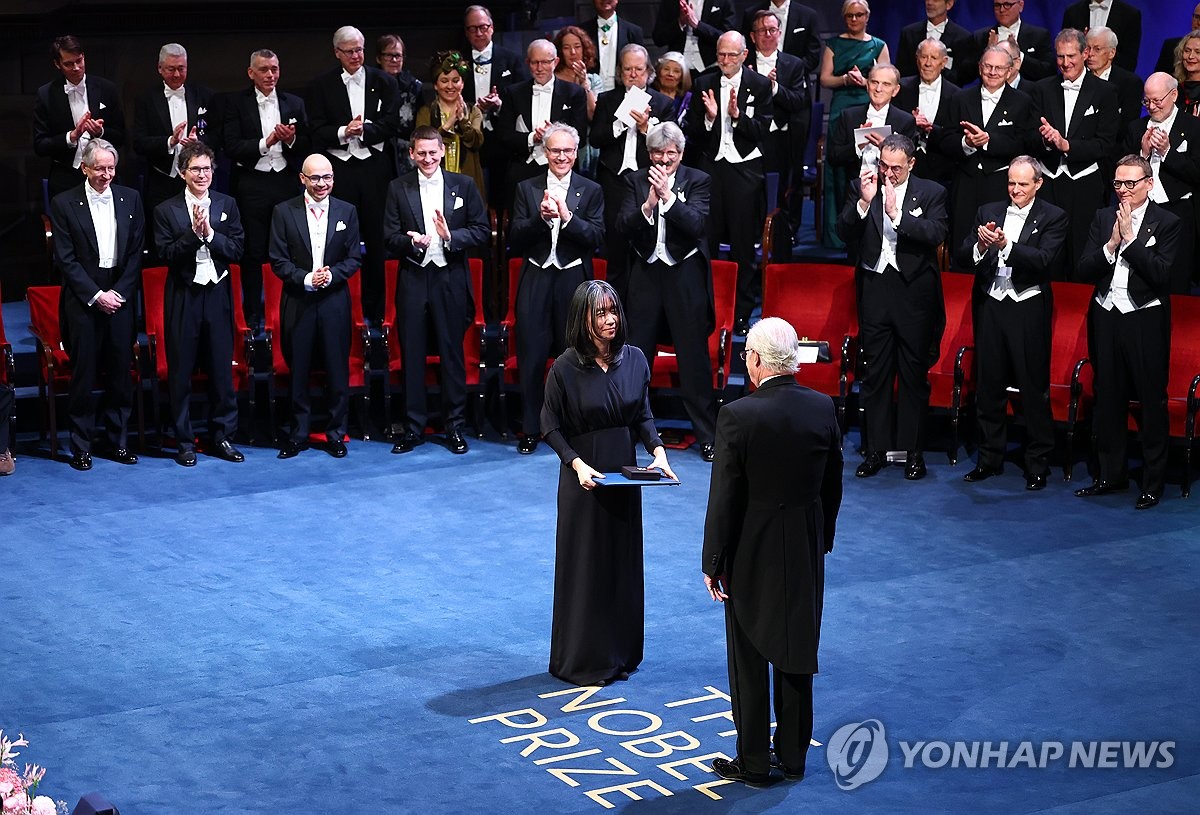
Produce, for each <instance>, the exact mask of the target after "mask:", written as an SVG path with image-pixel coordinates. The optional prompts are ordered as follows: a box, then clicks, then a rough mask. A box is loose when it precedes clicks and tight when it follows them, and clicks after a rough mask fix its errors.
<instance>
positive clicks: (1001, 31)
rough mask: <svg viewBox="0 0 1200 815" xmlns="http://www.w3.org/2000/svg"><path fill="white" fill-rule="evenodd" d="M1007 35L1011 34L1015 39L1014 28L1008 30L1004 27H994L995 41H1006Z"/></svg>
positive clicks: (1015, 31) (1015, 32)
mask: <svg viewBox="0 0 1200 815" xmlns="http://www.w3.org/2000/svg"><path fill="white" fill-rule="evenodd" d="M1009 34H1012V35H1013V36H1014V37H1015V36H1016V35H1017V30H1016V29H1015V28H1009V27H1008V26H1006V25H1000V26H996V37H997V39H1002V40H1003V39H1007V37H1008V35H1009Z"/></svg>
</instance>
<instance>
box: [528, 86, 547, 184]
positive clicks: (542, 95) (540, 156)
mask: <svg viewBox="0 0 1200 815" xmlns="http://www.w3.org/2000/svg"><path fill="white" fill-rule="evenodd" d="M553 101H554V77H553V76H551V77H550V79H549V80H548V81H547V82H546V84H545V85H539V84H538V83H537V82H534V83H533V104H532V108H531V110H530V112H529V138H528V140H527V141H528V144H529V158H528V159H527V160H526V162H525V163H526V164H531V163H536V164H540V165H542V166H543V167H545V166H546V165H547V164H548V163H549V161H548V159H547V158H546V152H545V151H544V150H542V149H541V148H540V147H538V146H536V145H535V144H534V143H533V131H535V130H537V129H538V128H539V127H541V126H542V125H543V124H545V123H546V122H548V121H550V107H551V103H552V102H553Z"/></svg>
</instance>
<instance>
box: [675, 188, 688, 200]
mask: <svg viewBox="0 0 1200 815" xmlns="http://www.w3.org/2000/svg"><path fill="white" fill-rule="evenodd" d="M675 197H676V198H678V199H679V200H680V201H683V202H685V203H686V202H687V196H686V195H684V194H683V190H675Z"/></svg>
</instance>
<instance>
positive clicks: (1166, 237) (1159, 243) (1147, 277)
mask: <svg viewBox="0 0 1200 815" xmlns="http://www.w3.org/2000/svg"><path fill="white" fill-rule="evenodd" d="M1116 220H1117V209H1116V207H1105V208H1104V209H1102V210H1100V211H1098V212H1097V213H1096V216H1095V217H1094V218H1093V219H1092V226H1091V228H1090V229H1089V231H1088V239H1087V244H1086V245H1085V247H1084V250H1083V255H1082V256H1081V257H1080V258H1079V267H1078V269H1077V270H1076V274H1077V276H1078V278H1079V280H1080V281H1082V282H1084V283H1092V284H1094V285H1095V287H1096V296H1097V297H1101V298H1103V297H1104V295H1106V294H1107V293H1108V290H1109V289H1110V288H1112V279H1113V274H1114V273H1115V272H1116V269H1117V267H1116V264H1115V263H1109V262H1108V258H1106V257H1105V256H1104V245H1105V244H1106V243H1108V239H1109V238H1110V237H1111V236H1112V229H1113V224H1114V223H1115V222H1116ZM1179 229H1180V226H1179V219H1178V218H1176V217H1175V216H1174V215H1172V214H1171V213H1169V212H1167V211H1166V210H1164V209H1162V208H1161V207H1159V206H1158V205H1156V204H1155V203H1154V202H1153V201H1151V202H1149V203H1147V205H1146V214H1145V216H1144V217H1143V218H1142V223H1141V227H1140V228H1139V229H1138V234H1137V237H1136V238H1135V239H1134V241H1133V242H1132V243H1131V244H1129V245H1128V246H1126V247H1125V249H1124V251H1122V252H1121V257H1122V258H1124V259H1125V260H1126V261H1127V262H1128V263H1129V285H1128V290H1129V299H1130V300H1132V301H1133V304H1134V305H1135V306H1141V305H1144V304H1145V303H1149V302H1150V301H1151V300H1154V299H1155V298H1157V299H1159V300H1162V302H1163V305H1164V306H1166V307H1168V308H1169V307H1170V302H1171V300H1170V296H1171V266H1172V264H1173V263H1174V262H1175V250H1176V247H1177V245H1178V243H1179Z"/></svg>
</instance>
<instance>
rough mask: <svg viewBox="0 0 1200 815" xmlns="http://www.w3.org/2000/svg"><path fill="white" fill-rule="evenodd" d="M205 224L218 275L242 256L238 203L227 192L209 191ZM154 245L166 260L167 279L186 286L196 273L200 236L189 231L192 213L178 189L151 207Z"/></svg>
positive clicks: (209, 248) (226, 270)
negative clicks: (153, 207) (210, 230)
mask: <svg viewBox="0 0 1200 815" xmlns="http://www.w3.org/2000/svg"><path fill="white" fill-rule="evenodd" d="M208 195H209V198H210V200H211V203H210V204H209V209H208V223H209V226H211V227H212V233H213V234H212V237H211V239H210V240H209V241H208V250H209V253H210V254H211V255H212V261H213V265H214V266H215V267H216V271H217V277H222V276H223V275H226V274H227V273H228V272H229V264H231V263H237V262H238V261H239V260H241V259H242V247H243V242H244V234H243V232H242V217H241V214H240V213H239V212H238V207H237V203H236V202H235V201H234V200H233V198H231V197H230V196H228V195H225V194H223V193H219V192H216V191H215V190H209V193H208ZM154 244H155V247H156V248H157V250H158V256H159V257H160V258H162V259H163V260H165V261H166V262H167V271H168V281H173V282H174V283H175V284H176V285H183V286H187V285H188V284H190V283H191V282H192V280H193V279H194V278H195V276H196V252H197V251H198V250H199V249H200V239H199V238H198V237H196V233H195V232H194V231H192V213H191V211H190V210H189V209H188V207H187V201H186V200H185V199H184V194H183V193H182V192H181V193H179V194H178V195H176V196H173V197H171V198H168V199H167V200H166V201H163V202H162V203H161V204H159V205H158V206H157V207H155V209H154Z"/></svg>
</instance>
